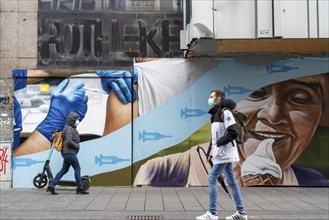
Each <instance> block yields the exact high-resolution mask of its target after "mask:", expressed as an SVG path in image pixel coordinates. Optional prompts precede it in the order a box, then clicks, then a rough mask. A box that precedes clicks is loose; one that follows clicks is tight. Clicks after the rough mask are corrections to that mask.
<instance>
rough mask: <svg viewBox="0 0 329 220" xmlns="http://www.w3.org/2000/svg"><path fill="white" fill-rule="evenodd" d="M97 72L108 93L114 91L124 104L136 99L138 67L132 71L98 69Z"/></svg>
mask: <svg viewBox="0 0 329 220" xmlns="http://www.w3.org/2000/svg"><path fill="white" fill-rule="evenodd" d="M96 74H97V75H98V76H99V77H100V78H101V84H102V88H103V90H104V91H105V92H107V93H108V94H109V93H110V92H111V91H113V92H114V93H115V94H116V95H117V96H118V98H119V99H120V101H121V102H122V103H123V104H127V103H128V102H132V101H134V100H135V98H136V91H135V89H134V88H133V85H134V84H136V83H137V69H134V71H131V72H130V71H128V70H97V71H96ZM132 83H133V84H132Z"/></svg>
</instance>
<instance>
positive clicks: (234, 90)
mask: <svg viewBox="0 0 329 220" xmlns="http://www.w3.org/2000/svg"><path fill="white" fill-rule="evenodd" d="M253 91H254V90H251V89H247V88H245V87H242V86H231V85H227V87H226V86H224V92H225V94H227V95H228V96H230V95H231V94H244V93H247V92H253Z"/></svg>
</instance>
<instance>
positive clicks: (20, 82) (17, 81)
mask: <svg viewBox="0 0 329 220" xmlns="http://www.w3.org/2000/svg"><path fill="white" fill-rule="evenodd" d="M11 75H12V76H13V78H14V91H17V90H20V89H23V88H25V86H26V81H27V70H13V71H12V72H11ZM22 128H23V125H22V111H21V106H20V105H19V103H18V101H17V99H16V97H15V96H14V129H13V132H14V134H13V136H14V141H13V143H12V148H11V149H12V150H15V149H16V148H17V147H18V146H19V144H20V136H21V131H22Z"/></svg>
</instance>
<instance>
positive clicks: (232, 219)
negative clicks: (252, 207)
mask: <svg viewBox="0 0 329 220" xmlns="http://www.w3.org/2000/svg"><path fill="white" fill-rule="evenodd" d="M240 219H242V220H248V216H247V213H246V212H244V213H240V212H238V211H237V212H236V213H234V214H233V215H231V216H227V217H226V218H225V220H240Z"/></svg>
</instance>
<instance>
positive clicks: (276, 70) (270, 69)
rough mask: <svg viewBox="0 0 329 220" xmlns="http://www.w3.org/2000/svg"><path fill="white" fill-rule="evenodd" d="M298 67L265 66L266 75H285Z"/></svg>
mask: <svg viewBox="0 0 329 220" xmlns="http://www.w3.org/2000/svg"><path fill="white" fill-rule="evenodd" d="M297 69H299V67H290V66H287V65H275V64H267V65H266V72H268V73H271V74H272V73H285V72H288V71H290V70H297Z"/></svg>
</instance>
